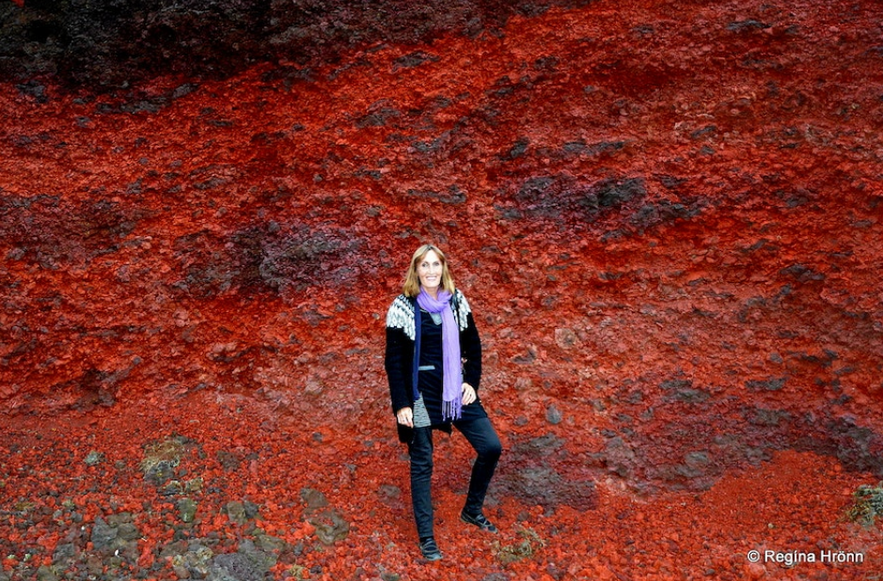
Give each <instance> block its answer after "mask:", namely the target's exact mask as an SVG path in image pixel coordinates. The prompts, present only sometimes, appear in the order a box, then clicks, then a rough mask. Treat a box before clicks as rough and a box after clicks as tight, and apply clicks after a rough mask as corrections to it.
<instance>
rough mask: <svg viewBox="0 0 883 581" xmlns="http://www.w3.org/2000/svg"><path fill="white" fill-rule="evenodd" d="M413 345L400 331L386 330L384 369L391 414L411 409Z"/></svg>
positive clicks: (388, 328)
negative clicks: (387, 381) (387, 382)
mask: <svg viewBox="0 0 883 581" xmlns="http://www.w3.org/2000/svg"><path fill="white" fill-rule="evenodd" d="M413 345H414V344H413V342H412V341H410V340H409V339H408V337H407V335H405V332H404V331H403V330H402V329H398V328H392V327H387V328H386V356H385V357H384V367H385V368H386V377H387V379H388V380H389V396H390V401H391V403H392V411H393V413H395V412H397V411H398V410H400V409H402V408H405V407H411V406H412V405H413V403H414V402H412V401H411V399H412V398H411V393H412V391H413V389H412V385H411V384H412V383H413V378H412V372H413V369H412V367H413V357H414V352H413V349H414V347H413Z"/></svg>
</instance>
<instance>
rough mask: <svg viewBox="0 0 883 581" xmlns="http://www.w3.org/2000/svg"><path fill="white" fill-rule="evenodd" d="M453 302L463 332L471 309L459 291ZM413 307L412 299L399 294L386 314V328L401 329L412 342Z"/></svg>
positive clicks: (467, 324) (455, 294) (414, 303)
mask: <svg viewBox="0 0 883 581" xmlns="http://www.w3.org/2000/svg"><path fill="white" fill-rule="evenodd" d="M453 302H454V305H455V307H456V309H457V312H456V313H455V314H456V316H457V321H458V322H459V324H460V330H465V329H466V328H467V327H468V326H469V322H468V316H469V313H471V312H472V309H471V308H470V307H469V301H467V300H466V296H465V295H464V294H463V293H462V292H461V291H460V289H456V290H455V291H454V299H453ZM415 305H416V302H415V301H414V300H413V299H410V298H408V297H406V296H405V295H404V294H401V295H399V296H397V297H396V298H395V300H394V301H393V302H392V304H391V305H390V306H389V310H388V311H387V312H386V326H387V327H388V328H390V329H401V330H402V331H404V332H405V334H406V335H407V336H408V338H409V339H411V340H412V341H413V340H414V308H415Z"/></svg>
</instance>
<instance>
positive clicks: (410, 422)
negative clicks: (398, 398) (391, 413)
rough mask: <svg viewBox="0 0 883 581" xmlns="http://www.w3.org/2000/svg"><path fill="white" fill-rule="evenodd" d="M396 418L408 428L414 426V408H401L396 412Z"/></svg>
mask: <svg viewBox="0 0 883 581" xmlns="http://www.w3.org/2000/svg"><path fill="white" fill-rule="evenodd" d="M396 420H397V421H398V422H399V423H400V424H402V425H403V426H408V427H409V428H413V427H414V410H412V409H411V408H402V409H400V410H399V411H397V412H396Z"/></svg>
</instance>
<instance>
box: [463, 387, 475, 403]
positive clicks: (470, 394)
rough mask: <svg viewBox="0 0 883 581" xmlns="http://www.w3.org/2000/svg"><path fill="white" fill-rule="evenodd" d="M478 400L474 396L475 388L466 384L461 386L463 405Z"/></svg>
mask: <svg viewBox="0 0 883 581" xmlns="http://www.w3.org/2000/svg"><path fill="white" fill-rule="evenodd" d="M476 399H478V396H476V395H475V388H474V387H472V386H471V385H469V384H468V383H464V384H463V405H469V404H471V403H472V402H474V401H475V400H476Z"/></svg>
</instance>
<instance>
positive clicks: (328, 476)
mask: <svg viewBox="0 0 883 581" xmlns="http://www.w3.org/2000/svg"><path fill="white" fill-rule="evenodd" d="M881 16H883V7H881V6H880V4H879V3H876V2H870V1H866V2H834V3H833V4H832V3H831V2H796V3H789V4H788V5H787V6H785V5H783V6H773V5H771V4H764V3H761V2H756V1H748V0H745V1H735V2H731V3H718V4H715V5H708V3H704V2H678V3H675V2H662V1H660V2H651V1H649V0H642V1H637V0H635V1H631V2H616V3H614V2H609V1H604V0H602V1H598V2H595V3H592V4H590V5H589V6H586V7H584V8H580V9H573V10H550V11H548V12H546V13H544V14H542V15H540V16H535V17H532V18H517V19H513V20H512V21H510V22H509V23H508V25H507V26H506V28H505V29H503V30H502V32H501V33H500V34H490V33H487V34H483V35H481V36H479V37H477V38H461V37H450V38H443V39H440V40H438V41H437V42H435V43H433V44H431V45H421V46H398V45H395V46H394V45H379V46H371V47H365V48H364V50H362V51H360V52H358V53H353V54H346V55H344V56H343V58H342V60H341V62H339V63H337V64H335V65H334V66H328V67H326V68H317V69H313V70H299V69H297V68H295V67H293V66H291V65H289V64H286V63H275V64H272V65H270V64H265V65H262V66H259V67H255V68H254V69H252V70H249V71H247V72H245V73H243V74H242V75H240V76H237V77H235V78H231V79H229V80H227V81H226V82H200V81H199V80H197V79H157V80H156V81H155V82H153V83H152V84H151V85H149V86H142V87H139V88H137V89H133V90H132V91H131V92H130V93H128V94H125V95H116V96H106V95H101V96H96V95H91V94H89V93H87V92H82V93H80V94H76V95H70V94H63V93H61V92H60V91H57V90H55V89H53V87H52V86H51V85H47V86H46V94H47V95H48V99H47V100H45V101H46V102H38V101H37V100H35V99H34V98H33V97H32V96H29V95H28V92H27V91H24V90H20V88H17V87H16V86H13V85H10V84H5V85H0V103H2V105H0V107H2V111H3V113H4V119H5V121H4V122H3V126H2V130H0V160H2V162H0V164H2V166H0V167H2V177H0V216H2V221H0V235H2V236H0V252H2V254H3V256H4V257H5V258H4V261H3V263H2V265H0V284H2V287H0V288H2V289H3V290H2V292H3V308H2V311H0V317H2V320H0V329H2V330H0V334H2V335H0V337H2V342H0V349H2V353H0V357H2V359H0V361H2V366H0V400H2V403H3V410H4V411H3V418H2V421H3V438H2V440H0V452H2V454H0V490H2V501H0V558H2V569H0V579H3V578H5V577H9V578H11V579H19V578H21V579H25V578H41V579H53V578H64V577H65V574H67V575H68V578H74V579H81V578H83V579H85V578H87V577H88V576H89V575H92V577H91V578H107V579H123V578H132V579H174V578H178V577H181V576H184V575H185V572H186V574H187V575H190V576H192V577H199V575H203V576H205V574H206V572H207V571H208V569H207V567H208V566H209V565H207V563H213V564H214V565H213V566H215V567H218V566H220V565H219V563H220V564H223V563H224V562H225V561H224V560H223V559H221V560H220V561H219V558H220V557H219V556H221V555H228V556H230V555H237V556H242V555H246V556H247V558H248V559H251V560H250V561H248V562H249V563H251V565H249V566H250V567H253V569H254V570H260V571H270V573H271V575H272V576H274V577H275V578H284V577H286V576H290V577H294V578H297V577H301V578H303V577H308V578H311V579H356V578H370V579H376V578H382V579H385V580H389V579H478V580H489V581H490V580H500V579H536V580H540V579H543V580H546V579H620V580H626V579H629V580H630V579H635V580H637V579H657V578H672V579H690V578H716V579H742V578H746V577H751V578H771V579H772V578H775V579H781V578H789V579H791V578H793V579H823V578H827V579H863V578H872V577H871V576H872V575H873V574H874V572H875V571H878V570H880V568H881V566H883V556H881V553H880V549H879V544H880V532H879V528H877V527H876V526H870V527H867V526H862V525H861V524H857V523H853V522H850V521H849V520H848V519H845V518H844V514H845V512H846V510H847V508H848V507H849V505H850V503H851V501H852V493H853V492H854V491H855V490H856V488H857V487H858V486H859V485H861V484H874V483H876V482H877V480H879V479H880V476H881V473H883V458H881V452H883V437H881V429H883V423H881V412H880V409H879V406H878V405H877V404H878V402H879V399H880V390H881V387H883V385H881V380H880V371H881V363H883V348H881V340H880V339H881V330H883V327H881V325H883V295H881V292H880V284H879V270H880V266H881V257H883V248H881V225H880V218H881V214H880V212H881V210H880V208H881V202H883V191H881V186H880V167H881V165H880V163H881V159H880V156H881V151H883V148H881V139H880V134H879V127H880V126H881V122H883V90H881V86H883V85H881V80H883V79H881V72H880V71H881V70H883V69H881V66H880V64H881V55H883V51H881V29H880V22H881ZM40 101H43V100H42V99H41V100H40ZM425 240H433V241H436V242H438V243H439V244H441V245H443V247H444V248H445V249H447V251H448V252H449V255H450V257H451V260H452V267H453V269H454V273H455V276H456V278H457V281H458V284H459V286H460V287H461V288H463V289H464V291H465V292H466V294H467V296H468V297H469V298H470V302H471V303H472V304H473V307H474V309H475V311H476V313H477V316H478V322H479V325H480V331H481V332H482V336H483V340H484V345H485V351H486V363H485V366H486V370H487V371H486V374H485V379H484V381H483V386H482V394H483V398H484V400H485V402H486V405H487V407H488V408H489V409H490V410H491V411H492V413H493V415H494V419H495V421H496V424H497V426H498V429H499V431H500V433H501V436H502V437H503V440H504V444H505V446H506V449H507V450H506V455H505V459H504V461H503V462H502V464H501V466H500V472H499V476H498V478H497V479H496V481H495V483H494V488H493V490H492V498H490V499H489V510H488V512H489V515H490V516H492V517H493V519H494V520H495V521H497V522H498V523H499V524H500V525H501V526H502V528H503V529H504V532H503V533H502V534H501V535H500V537H499V538H486V537H483V536H480V535H479V534H478V533H477V532H473V531H470V530H463V529H462V527H461V526H460V524H459V523H458V521H457V518H456V515H457V510H458V509H459V504H460V502H462V499H463V495H464V492H465V490H464V488H465V479H466V477H467V473H468V454H467V452H466V450H464V446H463V442H462V441H460V440H459V439H458V438H457V437H456V436H455V437H453V438H451V439H450V440H448V439H447V438H440V439H439V442H438V451H437V454H438V458H439V459H438V462H437V473H436V480H435V483H436V495H437V497H438V501H439V503H438V504H439V519H440V522H439V527H438V535H439V542H440V544H441V545H442V549H443V551H445V553H446V559H445V560H443V561H442V562H441V564H438V565H432V566H428V565H423V564H415V563H414V558H415V556H416V546H415V543H414V538H413V537H414V532H413V527H412V524H411V517H410V511H409V508H408V493H407V460H406V458H405V457H404V456H403V452H404V450H403V449H402V448H401V447H400V445H399V444H398V443H397V442H396V441H395V437H394V430H393V425H392V417H391V414H390V410H389V409H388V403H387V397H386V388H385V378H384V376H383V371H382V352H383V345H382V336H383V335H382V333H383V318H384V315H385V310H386V307H387V305H388V304H389V302H390V300H391V299H392V297H393V296H394V295H395V294H396V293H397V292H398V285H399V283H400V278H401V273H402V271H403V269H404V268H405V265H406V263H407V260H408V257H409V255H410V253H411V252H412V251H413V249H414V248H415V247H416V246H417V245H418V243H420V242H422V241H425ZM160 444H162V445H163V446H164V447H163V446H159V445H160ZM164 454H165V456H164ZM157 458H159V460H157ZM157 461H164V462H165V464H156V462H157ZM157 466H159V467H160V468H157ZM156 470H159V472H156ZM163 470H165V472H163ZM323 501H324V502H327V505H324V504H323ZM230 502H233V503H234V504H233V505H230V504H229V503H230ZM188 506H195V513H193V512H190V513H188V512H187V510H186V509H187V507H188ZM243 507H244V508H243ZM347 527H348V528H347ZM335 535H336V537H335ZM193 543H196V544H193ZM198 546H202V547H204V548H206V550H208V551H210V552H209V553H208V557H206V560H205V561H204V562H197V561H198V558H197V551H196V549H195V548H194V547H198ZM188 547H189V549H188ZM255 547H256V548H255ZM751 550H758V551H761V560H760V562H757V563H755V562H751V561H750V560H749V559H748V558H747V555H748V552H749V551H751ZM188 551H189V552H188ZM250 551H252V552H250ZM254 551H257V552H256V553H255V552H254ZM831 551H833V552H837V551H840V552H839V553H836V555H835V556H839V557H844V558H845V557H852V558H853V559H852V560H853V561H855V560H857V559H856V557H857V556H859V557H861V559H863V562H849V563H833V562H823V559H822V556H823V554H824V555H829V556H831V555H833V553H826V552H831ZM202 555H203V556H204V557H205V555H206V553H204V552H203V553H202ZM249 555H250V556H249ZM255 555H257V557H255ZM807 555H809V556H810V557H812V559H810V558H809V557H808V556H807ZM230 558H231V559H233V557H230ZM242 558H243V559H246V557H242ZM259 558H266V560H265V561H262V562H261V564H260V565H255V562H256V561H255V559H258V560H259ZM188 559H190V560H189V561H188ZM212 559H213V560H212ZM777 559H778V561H777ZM798 559H799V560H800V562H796V560H798ZM789 560H790V565H791V566H789V562H788V561H789ZM200 563H201V564H200ZM200 567H203V568H202V569H200ZM242 567H245V565H242ZM250 571H251V570H250ZM252 572H253V571H252ZM52 575H55V577H52ZM243 578H245V577H243Z"/></svg>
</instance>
